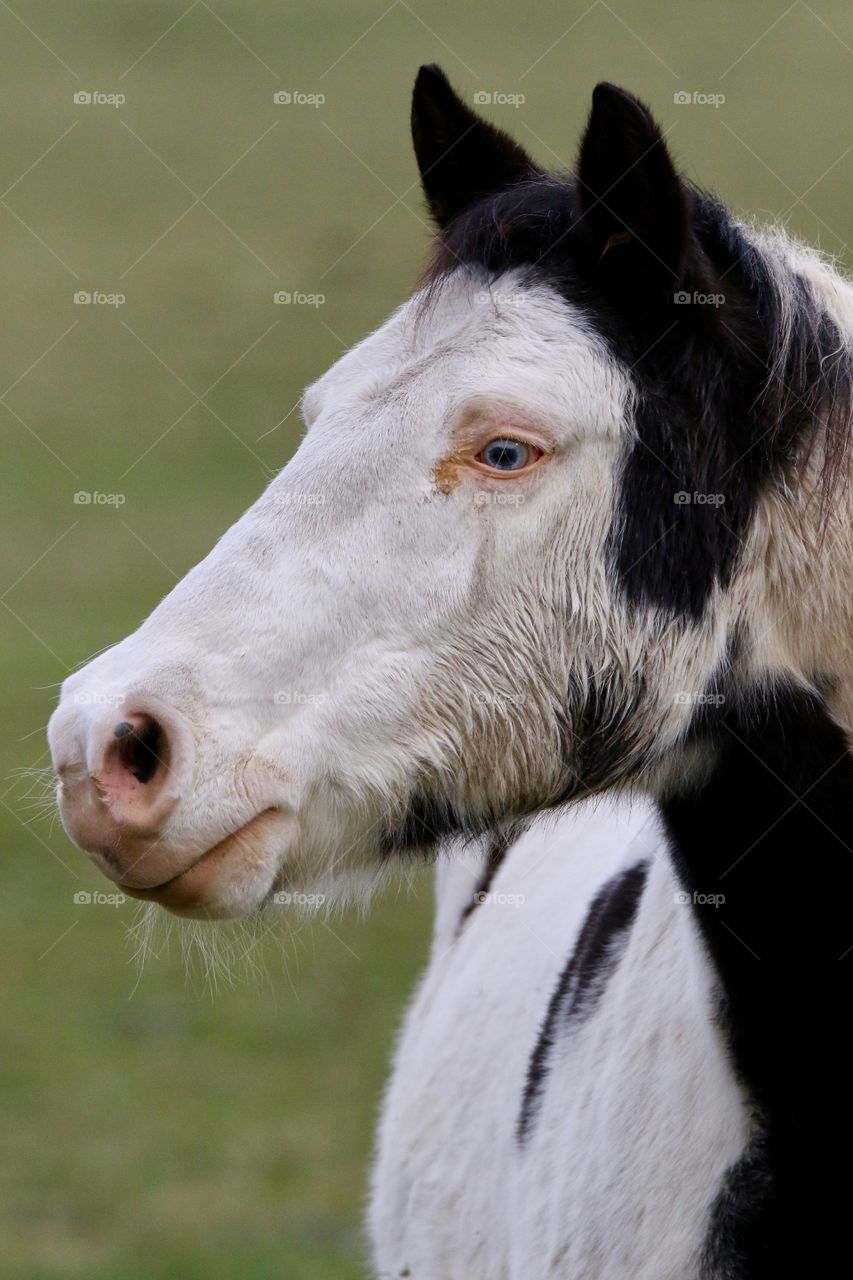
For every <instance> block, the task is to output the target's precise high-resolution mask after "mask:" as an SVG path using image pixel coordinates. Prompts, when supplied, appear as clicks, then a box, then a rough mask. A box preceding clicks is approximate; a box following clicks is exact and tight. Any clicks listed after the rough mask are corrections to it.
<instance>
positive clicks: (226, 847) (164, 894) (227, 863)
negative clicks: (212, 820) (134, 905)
mask: <svg viewBox="0 0 853 1280" xmlns="http://www.w3.org/2000/svg"><path fill="white" fill-rule="evenodd" d="M279 815H280V811H279V810H278V809H275V808H271V809H263V810H262V811H261V812H260V813H258V814H256V815H255V816H254V818H252V819H250V821H249V822H247V823H246V824H245V826H242V827H240V828H239V829H238V830H237V831H232V833H231V834H230V835H228V836H225V838H224V839H223V840H220V841H219V843H218V844H215V845H213V846H212V847H211V848H210V849H208V850H207V852H206V853H203V854H201V855H200V857H198V858H197V859H196V861H195V862H194V863H192V865H191V866H189V867H187V868H186V869H185V870H184V871H182V872H180V874H179V875H176V876H174V877H173V878H172V879H171V880H165V881H164V882H163V883H162V884H158V885H154V886H151V887H147V888H144V889H142V888H138V887H137V886H136V885H129V884H121V883H119V886H118V887H119V888H120V889H121V891H122V893H126V894H128V896H129V897H131V898H140V899H142V900H143V901H144V902H156V903H157V905H158V906H161V907H166V908H167V910H169V911H173V912H175V913H176V914H178V915H197V916H198V915H200V916H211V917H215V916H218V915H221V914H223V911H222V910H221V908H220V907H219V905H218V903H217V898H218V894H217V892H216V891H217V888H220V887H221V885H222V881H223V880H225V879H227V880H229V881H233V880H234V879H235V878H236V877H239V876H240V875H241V874H246V873H248V872H249V871H251V870H252V869H254V868H256V867H257V866H258V864H259V862H260V861H261V857H262V853H263V849H264V845H265V839H264V838H265V836H266V835H267V834H268V833H269V831H270V830H271V829H272V827H273V826H274V825H275V820H276V818H277V817H278V816H279Z"/></svg>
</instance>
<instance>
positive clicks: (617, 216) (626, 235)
mask: <svg viewBox="0 0 853 1280" xmlns="http://www.w3.org/2000/svg"><path fill="white" fill-rule="evenodd" d="M578 196H579V200H580V207H581V215H582V218H581V227H580V229H581V232H582V234H583V235H584V236H585V237H586V238H587V240H588V242H589V251H590V253H591V254H592V255H594V256H595V258H596V260H597V261H598V262H600V264H601V267H602V270H603V271H606V272H607V273H608V274H609V273H611V272H620V273H624V272H627V273H628V275H629V276H630V277H634V278H636V277H637V276H638V275H640V276H642V277H643V278H644V279H646V280H647V281H655V279H656V278H657V283H659V284H660V285H661V286H662V287H665V288H666V289H675V288H676V287H677V284H678V281H680V280H681V278H682V274H683V271H684V267H685V259H686V257H687V253H688V249H689V244H690V229H689V212H688V201H687V194H686V192H685V190H684V186H683V184H682V182H681V179H680V178H679V176H678V174H677V173H676V171H675V168H674V166H673V163H672V160H671V159H670V156H669V152H668V151H667V149H666V143H665V142H664V140H663V137H662V135H661V131H660V129H659V128H658V126H657V124H656V123H655V121H654V120H653V119H652V116H651V114H650V112H649V111H648V110H647V108H646V107H644V106H643V104H642V103H641V102H638V101H637V99H636V98H634V97H632V96H631V94H630V93H625V91H624V90H623V89H617V88H616V86H615V85H612V84H599V85H597V86H596V88H595V90H594V91H593V95H592V112H591V113H590V117H589V124H588V125H587V127H586V133H585V134H584V137H583V141H582V143H581V150H580V160H579V164H578Z"/></svg>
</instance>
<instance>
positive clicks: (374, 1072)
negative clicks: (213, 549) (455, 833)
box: [0, 0, 853, 1280]
mask: <svg viewBox="0 0 853 1280" xmlns="http://www.w3.org/2000/svg"><path fill="white" fill-rule="evenodd" d="M434 60H435V61H439V62H441V63H442V64H443V65H444V67H445V68H446V69H447V71H448V72H449V73H450V74H451V76H452V78H453V79H454V81H455V82H456V84H457V85H458V87H459V88H460V89H461V90H462V91H463V92H464V93H465V94H466V95H473V94H474V93H475V92H477V91H481V92H491V93H494V92H496V91H497V92H501V93H505V94H519V93H523V94H524V96H525V101H524V103H523V105H522V106H520V107H518V108H512V107H508V106H499V105H490V106H486V107H484V108H483V110H484V112H485V114H487V115H488V116H489V117H490V118H491V119H493V120H495V121H496V122H498V123H499V124H501V125H503V126H505V127H507V128H509V129H511V130H513V131H514V132H515V133H516V134H517V136H518V137H519V138H520V139H521V140H522V141H523V142H525V143H526V144H527V145H528V146H529V147H530V149H531V150H532V152H533V154H534V155H535V156H536V158H537V159H539V160H540V161H542V162H544V163H550V164H563V165H568V164H570V163H571V160H572V157H573V153H574V150H575V147H576V142H577V137H578V133H579V130H580V128H581V126H582V122H583V119H584V116H585V112H586V109H587V104H588V100H589V95H590V91H591V89H592V86H593V85H594V83H595V82H596V81H597V80H598V79H601V78H607V79H612V80H615V81H617V82H619V83H622V84H624V85H626V86H628V87H630V88H632V89H633V90H635V91H636V92H638V93H639V94H640V95H642V96H643V97H644V98H645V99H647V100H648V101H649V102H650V103H651V104H652V105H653V107H654V108H655V110H656V112H657V114H658V116H659V118H660V119H661V120H662V122H663V124H664V126H665V127H666V128H667V129H670V130H671V132H670V134H669V138H670V142H671V145H672V147H673V149H674V151H675V152H676V154H677V155H678V156H679V157H680V159H681V161H682V163H683V165H684V167H685V169H686V170H687V172H688V173H689V174H690V175H691V176H692V177H693V178H695V179H697V180H699V181H700V182H702V183H703V184H705V185H708V186H711V187H714V188H716V189H718V190H719V191H720V192H721V193H722V194H723V195H724V196H726V197H727V198H728V199H729V200H730V202H731V203H732V204H733V205H734V206H735V207H736V208H738V209H740V210H743V211H754V212H756V213H757V214H758V215H759V216H774V217H778V216H782V217H784V218H785V220H786V221H787V222H788V224H789V225H790V226H791V227H792V228H793V229H794V230H795V231H797V232H798V233H800V234H802V235H803V236H805V237H806V238H808V239H810V240H812V241H816V242H818V243H820V244H821V245H822V246H823V247H824V248H826V249H827V250H828V251H830V252H831V253H834V254H838V255H840V256H841V258H842V260H844V261H845V262H846V264H847V265H848V266H849V265H850V262H851V257H850V253H849V250H848V249H847V247H846V244H845V241H846V240H849V239H850V237H851V232H852V231H853V228H852V227H851V216H850V203H849V198H848V193H849V189H850V177H851V166H852V165H853V153H851V152H850V151H849V150H848V149H849V148H850V147H851V144H853V139H851V136H850V129H849V124H848V121H849V119H850V107H851V100H850V99H851V83H853V76H852V75H851V73H852V72H853V11H851V10H850V8H849V6H848V5H847V4H845V3H844V0H814V3H813V4H811V5H807V4H804V3H795V4H793V5H791V6H790V8H789V7H788V6H787V5H786V4H785V3H779V4H772V3H759V4H754V5H744V4H742V3H740V2H739V0H723V2H722V3H701V4H699V3H693V4H690V5H689V6H688V5H684V4H683V3H652V2H651V0H639V2H637V3H631V4H627V3H622V4H618V5H617V4H615V3H614V4H606V3H603V0H599V2H598V3H594V4H592V6H589V5H588V4H587V3H585V0H581V3H579V4H559V5H558V4H548V5H542V6H534V5H519V4H517V3H509V2H508V0H501V2H500V3H497V4H485V5H477V6H473V5H472V6H462V5H459V4H458V3H456V2H455V0H454V2H451V0H446V2H442V3H438V2H435V0H430V2H429V3H428V2H427V0H417V2H412V3H409V2H408V0H397V3H394V4H391V5H390V7H389V6H388V4H387V3H386V2H385V0H350V2H348V3H344V0H311V3H305V2H304V0H239V2H238V0H211V3H210V5H208V4H207V3H205V2H204V0H196V3H195V4H190V3H189V2H188V3H183V0H146V2H142V0H75V3H74V4H70V3H68V0H10V3H9V4H7V3H5V0H3V2H0V139H2V145H0V192H2V202H0V225H1V226H2V235H0V259H2V272H0V278H2V288H3V296H2V317H3V325H2V335H3V338H2V342H0V393H1V394H0V486H2V501H0V521H2V533H0V561H2V563H0V601H2V608H0V644H2V656H3V680H2V688H0V699H2V724H3V730H4V732H3V734H2V740H0V750H2V755H3V760H2V769H1V770H0V777H2V779H3V785H2V791H0V794H1V795H2V804H0V834H2V855H3V856H2V867H3V883H2V893H0V949H2V965H0V975H2V977H0V982H2V1007H1V1008H0V1037H2V1051H1V1052H0V1073H1V1074H2V1088H0V1142H2V1147H3V1151H2V1154H0V1181H2V1187H1V1188H0V1214H2V1218H0V1259H2V1262H0V1270H2V1272H3V1274H8V1275H10V1276H15V1277H20V1278H21V1280H46V1278H47V1277H69V1278H74V1280H76V1278H77V1277H81V1278H82V1277H86V1280H107V1278H108V1277H110V1278H111V1277H122V1278H123V1280H136V1278H137V1277H139V1278H140V1280H141V1278H142V1277H146V1280H150V1278H157V1280H159V1278H161V1277H162V1278H164V1280H165V1278H166V1277H170V1278H171V1277H176V1278H180V1280H194V1278H195V1277H199V1278H201V1277H205V1280H218V1278H219V1277H232V1276H241V1277H246V1278H248V1280H252V1278H254V1277H266V1276H286V1277H298V1278H299V1280H326V1278H330V1277H334V1278H335V1280H349V1278H350V1277H352V1278H355V1277H359V1276H361V1277H364V1276H365V1275H367V1269H366V1262H365V1259H366V1250H365V1247H364V1242H363V1237H362V1233H361V1226H360V1220H361V1212H362V1206H363V1202H364V1199H365V1188H366V1179H365V1172H366V1168H367V1163H368V1159H369V1150H370V1143H371V1132H372V1127H373V1123H374V1119H375V1114H376V1108H377V1104H378V1099H379V1096H380V1091H381V1087H382V1081H383V1078H384V1075H385V1071H386V1065H387V1060H388V1056H389V1052H390V1050H391V1047H392V1043H393V1037H394V1030H395V1027H396V1025H397V1023H398V1021H399V1017H400V1014H401V1011H402V1009H403V1007H404V1004H405V1000H406V997H407V995H408V993H409V991H410V990H411V987H412V985H413V982H414V981H415V978H416V974H417V972H418V970H419V968H420V967H421V965H422V964H423V961H424V958H425V955H426V948H427V942H428V932H429V915H430V888H429V880H428V878H427V877H421V878H419V879H417V880H416V884H415V888H414V890H413V891H412V892H411V893H400V894H396V895H395V894H394V893H389V894H386V895H385V897H384V898H383V899H382V900H381V901H380V902H378V903H377V904H376V906H375V907H374V910H373V912H372V914H371V916H370V918H369V919H367V920H366V921H364V920H360V919H358V918H357V917H355V916H348V917H346V918H344V919H343V920H332V921H331V922H329V926H328V927H327V926H326V925H324V924H322V923H319V922H315V923H314V924H312V925H309V926H300V927H299V929H298V931H297V932H296V934H295V936H290V934H289V933H288V931H287V930H286V928H285V926H284V925H282V926H281V928H280V930H279V929H276V930H275V931H274V934H273V935H272V936H269V937H267V938H266V939H263V940H260V941H258V942H257V944H256V945H253V947H252V951H251V955H250V961H251V963H252V964H253V965H254V964H256V965H257V967H258V969H259V974H256V975H255V976H249V977H248V978H247V979H245V980H243V979H241V978H240V977H239V975H238V978H237V980H236V981H235V983H234V985H233V986H229V985H227V984H225V985H223V986H220V989H219V990H218V992H214V991H212V990H211V985H210V983H209V982H208V981H206V980H205V977H204V975H203V973H200V972H199V970H198V969H196V970H195V971H194V972H192V973H189V974H188V973H187V971H186V967H185V965H184V962H183V959H182V956H181V949H180V946H179V945H177V943H176V942H175V941H174V940H173V944H172V945H171V947H170V948H168V949H164V950H163V951H162V952H161V953H159V954H158V955H157V956H154V957H153V958H152V959H151V960H150V961H149V963H148V964H147V965H146V967H145V968H144V970H143V971H142V973H141V975H140V974H139V972H138V970H137V968H136V966H135V964H134V961H133V952H134V937H133V934H132V927H133V925H134V922H135V920H136V910H137V909H136V908H135V907H134V906H131V905H130V904H127V905H126V906H124V907H121V908H112V907H107V906H103V907H97V906H89V907H81V906H77V905H75V904H74V901H73V895H74V892H75V891H76V890H78V889H81V888H89V889H91V888H95V887H104V886H103V885H102V884H101V883H100V882H99V880H98V878H97V876H96V875H95V874H94V872H92V871H91V870H90V869H89V867H88V866H87V864H86V862H85V860H84V859H83V858H82V857H81V856H80V855H79V854H78V853H76V852H75V851H74V849H73V848H72V847H71V846H70V844H69V842H68V841H67V840H66V839H65V837H64V835H63V834H62V832H61V830H59V829H57V828H56V826H55V825H53V826H52V824H51V820H50V816H49V815H48V814H44V813H42V812H41V809H40V806H39V803H38V795H39V794H40V791H39V787H38V785H37V784H34V783H33V782H32V781H31V780H28V779H26V778H22V777H21V776H20V775H19V774H18V773H17V772H16V771H17V770H20V769H22V768H38V767H43V766H44V765H45V764H46V763H47V760H46V754H45V750H44V733H43V730H44V725H45V722H46V720H47V717H48V715H49V713H50V710H51V708H52V706H53V703H54V699H55V696H56V693H55V686H56V684H57V682H58V681H59V680H61V679H62V677H63V676H64V675H65V674H66V673H67V672H68V671H69V670H70V669H71V668H73V667H74V666H76V665H77V664H79V663H80V662H82V661H83V660H85V659H86V657H87V656H89V655H90V654H91V653H93V652H94V651H96V650H97V649H99V648H101V647H103V646H105V645H107V644H109V643H112V642H113V641H116V640H118V639H120V638H121V637H122V636H124V635H126V634H127V633H128V632H129V631H130V630H131V629H132V628H133V627H135V626H136V624H137V623H138V622H139V621H140V620H141V619H142V618H143V617H144V616H145V615H146V614H147V613H148V612H149V610H150V609H151V608H152V606H153V605H154V604H155V603H156V601H157V600H158V599H159V598H160V596H161V595H162V594H163V593H164V592H165V591H166V590H167V589H168V588H169V586H170V585H171V584H172V582H173V581H174V580H175V579H176V578H178V577H180V576H181V575H182V574H183V573H184V572H185V571H186V570H187V569H188V568H189V567H190V566H191V565H192V564H193V563H194V562H195V561H196V560H197V559H198V558H200V557H201V556H202V555H203V554H204V552H205V551H206V550H207V549H208V548H209V547H210V545H211V544H212V542H213V541H214V539H215V538H216V537H217V536H218V535H219V534H220V533H221V532H222V531H223V530H224V529H225V528H226V527H227V526H228V525H229V524H230V523H231V522H232V521H233V520H234V519H235V518H236V517H237V516H238V515H239V514H240V513H241V512H242V511H243V510H244V508H245V507H246V506H247V505H248V504H249V503H250V502H251V501H252V499H253V498H254V497H255V496H256V495H257V494H258V492H259V491H260V489H261V487H262V486H263V484H264V483H265V479H266V478H267V477H268V476H269V475H270V474H271V473H272V472H274V471H275V470H276V469H277V468H278V467H280V466H281V465H282V464H283V463H285V462H286V461H287V458H288V457H289V455H290V453H291V452H292V450H293V449H294V448H295V446H296V443H297V441H298V438H299V421H298V413H297V412H296V411H294V410H293V406H294V403H295V402H296V400H297V397H298V395H299V392H300V390H301V388H302V387H303V385H304V384H305V383H306V382H308V381H309V380H311V379H313V378H315V377H316V376H318V375H319V374H320V373H321V372H322V371H323V370H324V369H326V368H327V367H328V366H329V365H330V364H331V363H332V362H333V361H334V360H335V359H336V357H337V356H338V355H339V353H340V352H341V351H342V350H343V349H344V348H345V347H346V346H347V345H349V344H350V343H352V342H353V341H355V340H357V339H358V338H359V337H360V336H361V335H363V334H364V333H365V332H367V331H368V330H369V329H371V328H372V327H373V326H375V325H377V324H379V323H380V322H381V321H382V320H383V318H384V317H385V316H386V315H387V314H388V312H389V311H390V309H391V308H392V307H393V306H394V305H396V304H397V303H398V302H399V301H400V300H401V299H402V298H403V297H404V296H405V295H406V294H407V291H408V290H409V289H410V287H411V283H412V281H413V280H414V278H415V275H416V273H417V270H418V267H419V264H420V262H421V260H422V256H423V252H424V248H425V244H426V239H427V229H426V227H425V224H424V218H423V211H422V207H421V202H420V199H419V195H418V191H417V187H416V185H415V171H414V166H413V162H412V158H411V155H410V148H409V141H408V123H407V115H408V97H409V92H410V87H411V81H412V78H413V75H414V73H415V70H416V68H417V66H418V65H419V64H420V63H421V62H425V61H434ZM80 90H83V91H89V92H92V91H95V90H97V91H100V92H103V93H124V94H125V96H126V102H125V104H124V105H123V106H121V107H120V108H118V109H114V108H111V107H108V106H94V105H93V106H78V105H75V103H74V101H73V95H74V93H75V92H77V91H80ZM276 90H289V91H291V92H293V91H299V92H304V93H323V94H325V98H326V101H325V103H324V104H323V105H322V107H320V108H314V107H311V106H307V105H304V106H299V105H291V106H288V107H277V106H275V105H274V104H273V92H274V91H276ZM679 91H688V92H690V93H692V92H693V91H697V92H700V93H723V94H725V97H726V101H725V103H724V104H722V105H721V106H719V107H717V108H714V107H710V106H701V105H698V104H696V105H690V106H687V107H685V106H679V105H677V104H676V103H675V102H674V100H673V95H674V94H675V93H676V92H679ZM197 197H200V199H197ZM800 197H802V198H800ZM95 289H97V290H101V291H103V292H113V293H115V292H121V293H123V294H125V295H126V302H125V304H124V305H123V306H122V307H120V308H110V307H107V306H100V307H96V306H89V307H83V306H77V305H75V304H74V300H73V299H74V293H75V292H76V291H77V290H89V291H91V290H95ZM276 290H285V291H291V292H295V291H301V292H304V293H322V294H323V295H325V302H324V304H323V305H322V306H321V307H318V308H309V307H304V306H303V307H297V306H290V307H283V306H276V305H274V303H273V293H274V292H275V291H276ZM199 397H201V399H199ZM79 490H86V491H95V490H97V491H100V492H102V493H121V494H123V495H124V497H125V501H124V504H123V505H122V506H121V507H120V508H116V507H115V506H96V505H90V506H79V505H75V503H74V501H73V498H74V494H75V492H76V491H79ZM245 945H246V946H248V945H249V943H248V942H246V944H245Z"/></svg>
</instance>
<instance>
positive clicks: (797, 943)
mask: <svg viewBox="0 0 853 1280" xmlns="http://www.w3.org/2000/svg"><path fill="white" fill-rule="evenodd" d="M699 731H700V734H704V735H705V738H706V741H707V743H708V745H709V746H710V747H711V748H712V751H711V753H710V754H709V758H710V759H713V760H714V761H715V763H714V765H713V767H712V769H711V771H710V774H709V775H707V776H706V777H705V779H704V781H702V782H701V783H697V784H696V785H695V787H694V789H692V790H690V791H689V792H686V793H685V794H683V795H680V796H677V797H672V798H669V799H667V800H665V801H664V802H663V803H662V805H661V809H662V813H663V817H664V821H665V824H666V828H667V831H668V834H669V838H670V844H671V849H672V853H673V859H674V862H675V865H676V868H677V870H678V872H679V875H680V877H681V879H682V881H683V883H684V885H685V888H686V889H687V890H688V891H696V890H700V891H701V892H702V893H703V894H707V893H708V892H709V891H714V892H722V893H724V894H725V902H724V903H723V904H722V905H721V906H718V907H714V906H710V905H701V906H696V907H694V913H695V916H696V920H697V923H698V926H699V928H700V930H701V933H702V936H703V938H704V941H705V944H706V946H707V948H708V951H709V953H710V957H711V960H712V963H713V965H714V967H715V969H716V972H717V974H718V976H719V979H720V982H721V986H722V990H723V993H724V1010H723V1015H722V1017H723V1023H722V1025H723V1031H724V1034H725V1035H726V1038H727V1040H728V1043H729V1046H730V1052H731V1056H732V1061H733V1065H734V1068H735V1070H736V1072H737V1075H738V1078H739V1079H740V1081H741V1083H742V1085H743V1087H744V1090H745V1092H746V1094H747V1097H748V1099H749V1100H750V1103H751V1106H752V1108H753V1111H754V1114H755V1117H756V1122H757V1127H758V1130H759V1132H760V1134H761V1139H760V1144H759V1145H758V1146H757V1147H756V1148H755V1149H753V1150H751V1151H750V1152H748V1153H746V1156H745V1158H744V1159H743V1160H742V1161H741V1162H739V1164H738V1165H736V1166H735V1167H734V1169H732V1170H731V1171H730V1174H729V1178H728V1182H727V1186H726V1188H725V1189H724V1191H723V1193H722V1195H721V1196H720V1198H719V1200H718V1202H717V1204H716V1206H715V1209H714V1212H713V1214H712V1217H711V1220H710V1222H709V1226H708V1232H707V1241H706V1249H705V1258H706V1264H705V1272H704V1280H771V1277H772V1278H773V1280H778V1277H779V1276H783V1275H797V1276H799V1275H832V1274H834V1273H835V1272H836V1271H837V1269H838V1265H839V1261H838V1260H839V1259H843V1258H844V1257H845V1256H847V1254H848V1253H849V1243H850V1231H849V1216H850V1193H851V1181H853V1180H852V1179H851V1174H850V1152H851V1150H853V1085H851V1081H853V1034H851V1030H850V1021H851V1010H853V760H851V755H850V744H849V742H848V741H847V739H846V737H845V735H844V733H843V732H842V730H841V729H840V728H839V727H838V725H837V724H836V723H835V721H834V720H833V719H832V717H831V716H830V715H829V713H828V711H827V708H826V704H825V701H824V699H823V697H822V696H820V694H818V693H816V692H809V691H806V690H803V689H801V688H792V687H786V686H781V687H780V686H777V687H775V688H770V689H767V688H765V689H761V690H755V691H753V694H752V696H751V698H750V699H749V701H745V702H743V703H737V704H734V705H732V706H729V707H726V708H725V709H724V711H723V713H722V714H721V715H720V716H719V717H718V718H717V719H716V721H714V720H711V719H710V718H708V719H707V720H706V721H705V722H704V724H703V725H702V726H700V730H699Z"/></svg>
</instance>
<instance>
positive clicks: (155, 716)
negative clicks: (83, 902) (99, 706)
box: [53, 697, 204, 886]
mask: <svg viewBox="0 0 853 1280" xmlns="http://www.w3.org/2000/svg"><path fill="white" fill-rule="evenodd" d="M128 704H129V705H128ZM125 706H127V707H128V709H127V710H126V711H118V712H116V711H115V710H114V709H111V710H110V711H109V712H108V713H106V714H99V715H98V716H97V717H96V718H95V720H94V722H93V721H91V720H87V718H85V717H81V716H80V715H79V714H77V713H75V712H73V711H72V710H71V709H70V708H69V710H68V712H67V713H66V714H65V715H64V716H63V715H60V717H59V718H58V720H57V721H56V722H55V724H54V727H53V749H54V761H55V764H56V768H57V772H58V773H59V775H60V778H61V779H62V782H61V787H60V793H59V802H60V812H61V814H62V821H63V825H64V826H65V829H66V831H67V832H68V834H69V835H70V836H71V838H72V840H74V841H75V843H77V844H78V845H80V847H81V848H83V849H86V850H87V851H88V852H89V853H91V854H92V855H93V857H94V859H95V860H96V861H97V862H98V865H99V866H100V867H101V869H102V870H103V871H104V873H105V874H106V875H108V876H109V877H110V878H111V879H113V880H125V879H126V880H128V882H129V883H131V884H137V885H141V886H145V885H156V884H161V883H163V882H165V881H167V880H170V879H172V878H173V877H174V876H175V875H179V874H180V873H181V872H182V871H184V870H186V868H187V867H188V866H189V865H190V864H191V863H192V862H193V861H194V860H195V859H196V858H197V857H198V856H199V854H200V853H202V852H204V850H203V849H182V850H181V852H180V853H176V851H175V850H174V849H173V848H170V847H169V842H168V839H164V838H163V832H164V827H165V824H166V820H167V818H168V817H169V815H170V814H171V812H172V810H173V809H174V808H175V806H176V805H177V803H178V801H179V799H180V796H181V794H182V792H183V790H184V788H185V787H186V786H187V785H189V782H190V780H191V777H192V769H193V759H194V750H193V743H192V735H191V732H190V729H189V726H188V725H187V724H186V723H185V722H184V721H183V720H182V719H181V717H180V716H178V715H177V714H176V713H175V712H174V711H173V710H172V709H171V708H169V707H166V706H165V705H163V704H161V703H160V700H159V699H155V698H153V697H134V698H133V701H132V702H131V700H130V698H127V699H126V700H125Z"/></svg>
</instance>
